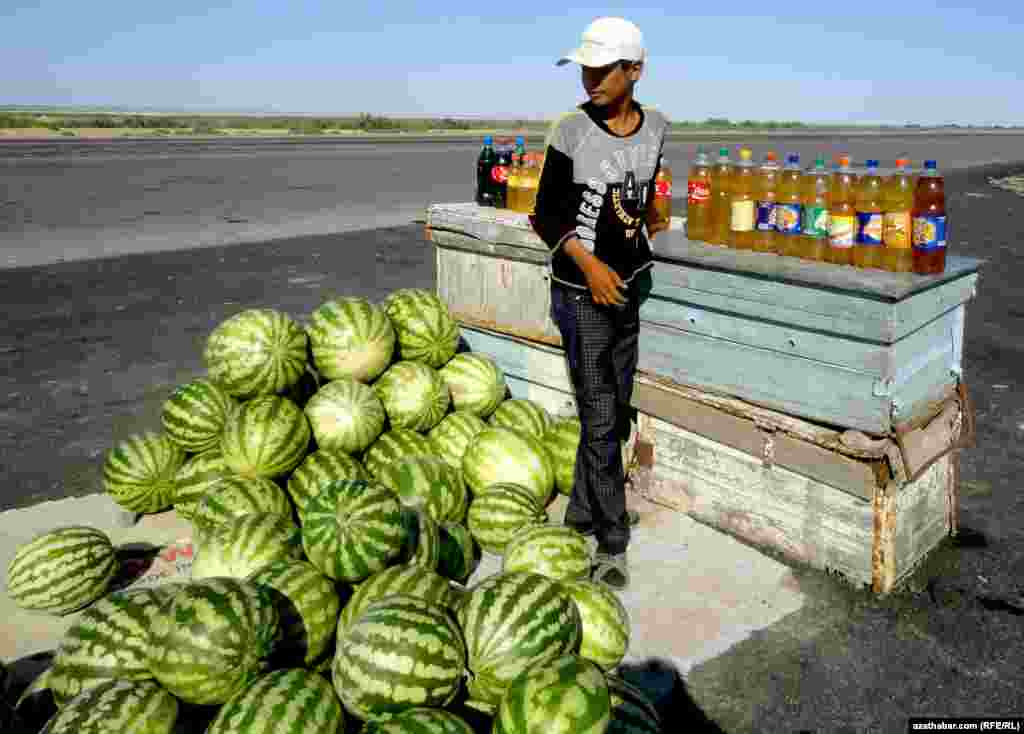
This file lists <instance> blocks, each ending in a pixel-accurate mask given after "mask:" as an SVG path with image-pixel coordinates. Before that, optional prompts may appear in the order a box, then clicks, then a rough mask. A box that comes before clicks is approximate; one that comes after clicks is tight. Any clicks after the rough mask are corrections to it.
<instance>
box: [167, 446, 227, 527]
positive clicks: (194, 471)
mask: <svg viewBox="0 0 1024 734" xmlns="http://www.w3.org/2000/svg"><path fill="white" fill-rule="evenodd" d="M231 476H235V475H234V474H232V473H231V470H230V469H228V465H227V464H225V463H224V453H223V452H222V451H221V450H220V447H217V448H214V449H209V450H207V451H204V452H203V453H201V454H196V455H195V456H193V457H192V458H190V459H189V460H188V461H186V462H185V464H184V465H183V466H182V467H181V468H180V469H178V473H177V474H175V475H174V493H173V495H172V497H171V504H173V505H174V509H175V510H176V511H177V513H178V514H179V515H181V517H183V518H185V519H186V520H190V521H191V520H192V518H193V517H194V516H195V513H196V507H197V506H198V505H199V502H200V501H201V500H202V499H203V496H204V495H205V494H206V493H207V492H208V491H210V488H211V487H213V485H214V484H217V483H218V482H219V481H220V480H221V479H225V478H226V477H231Z"/></svg>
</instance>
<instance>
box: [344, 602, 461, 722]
mask: <svg viewBox="0 0 1024 734" xmlns="http://www.w3.org/2000/svg"><path fill="white" fill-rule="evenodd" d="M465 668H466V644H465V642H464V641H463V638H462V633H461V632H460V631H459V628H458V626H457V625H456V624H455V620H454V619H452V617H451V615H449V614H448V611H447V610H446V609H445V608H444V607H441V606H438V605H436V604H431V603H430V602H428V601H424V600H423V599H419V598H417V597H414V596H408V595H404V594H394V595H390V596H386V597H383V598H381V599H378V600H377V601H375V602H373V603H371V604H370V605H369V606H368V607H367V608H366V609H365V611H363V613H362V614H360V615H359V617H358V618H357V619H356V621H355V623H354V624H353V625H352V627H351V628H350V629H349V630H348V634H346V635H345V638H344V639H343V640H341V641H340V642H339V644H338V651H337V654H336V655H335V658H334V668H333V674H334V676H333V677H334V689H335V690H336V691H337V693H338V697H339V698H341V702H342V705H344V707H345V709H346V710H347V711H348V712H349V713H351V714H353V715H354V716H356V717H358V718H360V719H363V720H364V721H376V720H380V719H382V718H387V717H390V716H393V715H395V714H399V713H401V712H402V711H405V710H407V709H411V708H416V707H421V706H426V707H438V708H441V707H444V706H446V705H447V704H449V703H450V702H451V701H452V700H453V699H454V698H455V695H456V694H457V693H458V692H459V689H460V687H461V684H462V675H463V673H464V672H465Z"/></svg>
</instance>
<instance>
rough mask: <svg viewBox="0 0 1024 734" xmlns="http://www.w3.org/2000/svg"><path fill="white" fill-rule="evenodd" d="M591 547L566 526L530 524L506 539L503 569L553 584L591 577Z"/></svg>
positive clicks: (576, 532) (584, 539)
mask: <svg viewBox="0 0 1024 734" xmlns="http://www.w3.org/2000/svg"><path fill="white" fill-rule="evenodd" d="M590 568H591V559H590V545H589V544H588V543H587V539H586V538H585V537H583V535H581V534H580V533H579V532H578V531H576V530H573V529H572V528H570V527H566V526H565V525H549V524H544V525H531V526H527V527H524V528H522V529H520V530H519V531H517V532H516V534H515V535H513V536H512V537H511V538H509V541H508V544H507V545H506V546H505V559H504V563H503V565H502V569H503V570H504V571H506V572H508V573H511V572H513V571H530V572H531V573H539V574H540V575H541V576H547V577H548V578H549V579H554V580H555V581H565V580H567V579H578V578H583V577H585V576H588V575H589V574H590Z"/></svg>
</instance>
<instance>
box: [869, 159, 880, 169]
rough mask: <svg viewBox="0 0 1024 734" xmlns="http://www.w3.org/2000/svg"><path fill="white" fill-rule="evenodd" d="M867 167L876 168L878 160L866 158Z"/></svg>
mask: <svg viewBox="0 0 1024 734" xmlns="http://www.w3.org/2000/svg"><path fill="white" fill-rule="evenodd" d="M868 168H878V161H876V160H875V159H873V158H872V159H869V160H868Z"/></svg>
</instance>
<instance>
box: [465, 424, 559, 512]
mask: <svg viewBox="0 0 1024 734" xmlns="http://www.w3.org/2000/svg"><path fill="white" fill-rule="evenodd" d="M462 476H463V479H465V480H466V484H467V485H469V488H470V489H471V490H472V491H473V492H474V493H475V494H480V493H482V492H483V491H484V489H486V488H487V486H488V485H491V484H498V483H499V482H511V483H512V484H521V485H522V486H524V487H526V488H527V489H529V490H530V491H531V492H532V493H533V496H534V498H535V499H536V500H537V502H538V503H539V504H540V505H541V506H542V507H543V506H546V505H547V502H548V499H549V498H550V497H551V493H552V490H553V489H554V486H555V475H554V470H553V469H552V467H551V457H550V456H548V453H547V450H546V449H545V448H544V444H542V443H541V442H540V439H537V438H534V437H533V436H530V435H528V434H525V433H521V432H517V431H513V430H512V429H511V428H501V427H488V428H486V429H485V430H483V431H481V432H480V433H479V434H477V436H476V438H474V439H473V440H472V441H471V442H470V444H469V448H467V449H466V455H465V456H463V457H462Z"/></svg>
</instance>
